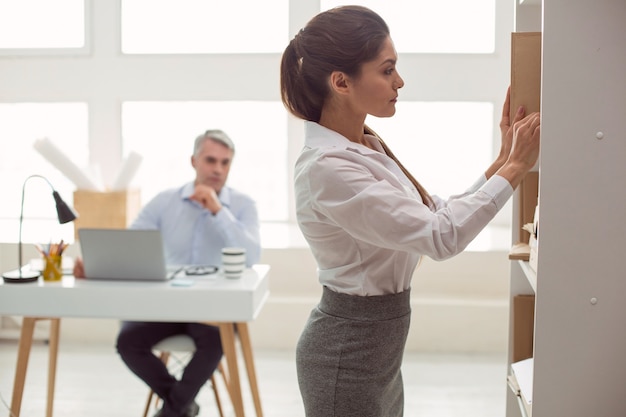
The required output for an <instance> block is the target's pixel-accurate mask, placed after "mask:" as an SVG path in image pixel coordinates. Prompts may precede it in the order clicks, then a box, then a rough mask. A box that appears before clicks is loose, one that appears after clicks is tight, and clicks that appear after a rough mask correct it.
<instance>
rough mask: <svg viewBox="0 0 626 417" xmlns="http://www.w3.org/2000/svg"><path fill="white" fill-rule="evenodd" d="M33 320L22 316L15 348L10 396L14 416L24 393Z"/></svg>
mask: <svg viewBox="0 0 626 417" xmlns="http://www.w3.org/2000/svg"><path fill="white" fill-rule="evenodd" d="M35 321H36V319H35V318H33V317H24V319H23V320H22V330H21V331H20V343H19V347H18V350H17V364H16V365H15V379H14V380H13V396H12V397H11V415H12V416H14V417H20V409H21V408H22V394H23V393H24V382H25V381H26V370H27V368H28V359H29V357H30V347H31V346H32V344H33V332H34V331H35Z"/></svg>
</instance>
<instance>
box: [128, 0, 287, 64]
mask: <svg viewBox="0 0 626 417" xmlns="http://www.w3.org/2000/svg"><path fill="white" fill-rule="evenodd" d="M288 11H289V7H288V0H267V1H258V0H236V1H235V0H232V1H219V2H218V1H206V0H158V1H155V0H122V52H124V53H127V54H201V53H266V52H279V51H282V50H283V49H284V47H285V45H286V42H287V35H288Z"/></svg>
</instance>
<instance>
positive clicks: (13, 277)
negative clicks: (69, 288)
mask: <svg viewBox="0 0 626 417" xmlns="http://www.w3.org/2000/svg"><path fill="white" fill-rule="evenodd" d="M35 177H37V178H41V179H43V180H45V181H46V182H47V183H48V185H49V186H50V188H52V196H53V197H54V201H55V202H56V207H57V214H58V216H59V223H61V224H64V223H69V222H71V221H74V220H75V219H76V217H78V215H77V214H76V212H74V210H73V209H72V208H71V207H70V206H68V205H67V204H66V203H65V201H63V199H62V198H61V196H60V195H59V193H58V192H57V191H56V190H55V189H54V187H53V186H52V184H51V183H50V181H48V180H47V179H46V178H45V177H42V176H41V175H31V176H30V177H28V178H26V180H24V185H23V186H22V206H21V210H20V240H19V244H18V259H19V263H18V268H17V271H11V272H7V273H4V274H2V279H4V282H10V283H25V282H33V281H36V280H37V279H38V278H39V276H40V275H41V273H40V272H39V271H27V272H23V271H22V222H23V220H24V194H25V191H26V183H27V182H28V180H29V179H31V178H35Z"/></svg>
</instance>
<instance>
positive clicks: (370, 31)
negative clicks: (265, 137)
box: [280, 6, 389, 122]
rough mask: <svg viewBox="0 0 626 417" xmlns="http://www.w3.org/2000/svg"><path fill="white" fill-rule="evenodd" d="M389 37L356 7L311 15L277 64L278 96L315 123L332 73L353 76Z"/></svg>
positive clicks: (385, 29) (374, 16)
mask: <svg viewBox="0 0 626 417" xmlns="http://www.w3.org/2000/svg"><path fill="white" fill-rule="evenodd" d="M387 37H389V28H388V27H387V24H386V23H385V21H384V20H383V19H382V18H381V17H380V16H379V15H377V14H376V13H374V12H373V11H372V10H370V9H368V8H365V7H361V6H343V7H336V8H334V9H330V10H327V11H325V12H322V13H320V14H318V15H317V16H315V17H314V18H313V19H311V20H310V21H309V23H307V25H306V27H305V28H304V29H302V30H300V32H299V33H298V34H297V35H296V36H295V37H294V38H293V40H292V41H291V42H290V43H289V45H288V46H287V48H286V49H285V52H284V53H283V57H282V62H281V66H280V84H281V96H282V100H283V103H284V105H285V107H287V110H289V111H290V112H291V113H292V114H293V115H294V116H296V117H298V118H301V119H304V120H308V121H311V122H319V120H320V116H321V112H322V106H323V105H324V100H325V99H326V97H327V96H328V94H329V88H328V77H329V76H330V74H331V73H332V72H333V71H341V72H344V73H346V74H347V75H349V76H354V77H356V76H358V75H359V72H360V70H361V66H362V65H363V63H366V62H369V61H372V60H374V59H375V58H376V57H377V56H378V54H379V53H380V51H381V49H382V47H383V42H384V41H385V39H387Z"/></svg>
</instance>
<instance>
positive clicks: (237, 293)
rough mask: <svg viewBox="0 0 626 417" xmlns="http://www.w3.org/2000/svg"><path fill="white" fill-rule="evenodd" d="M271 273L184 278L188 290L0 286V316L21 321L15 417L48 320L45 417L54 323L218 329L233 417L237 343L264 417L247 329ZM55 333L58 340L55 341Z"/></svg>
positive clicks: (121, 285)
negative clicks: (38, 334)
mask: <svg viewBox="0 0 626 417" xmlns="http://www.w3.org/2000/svg"><path fill="white" fill-rule="evenodd" d="M269 270H270V267H269V266H268V265H254V266H253V267H252V268H250V269H247V270H246V271H245V272H244V274H243V276H242V277H241V278H240V279H236V280H232V279H226V278H225V277H224V276H223V275H222V274H221V273H218V274H216V275H209V276H206V277H204V276H199V277H195V278H194V277H185V279H193V280H194V281H195V282H194V283H193V285H191V286H188V287H187V286H174V285H172V282H118V281H95V280H86V279H76V278H74V277H73V276H64V277H63V279H62V281H60V282H45V281H43V280H42V279H41V278H40V279H39V281H38V282H34V283H28V284H6V283H4V282H0V315H18V316H24V317H25V323H24V326H23V327H22V333H21V336H20V347H19V352H18V362H17V365H16V374H15V384H14V387H13V398H12V401H11V411H12V413H13V415H15V417H19V412H20V408H21V401H22V392H23V388H24V380H25V376H26V367H27V365H28V354H29V353H30V345H31V343H32V332H33V328H34V322H35V321H36V320H38V319H41V318H51V319H53V322H52V323H53V325H52V326H51V336H52V337H51V340H50V367H49V379H48V412H47V415H48V417H51V415H52V401H53V396H54V372H55V369H56V353H57V349H58V326H59V321H58V319H59V318H62V317H83V318H86V317H90V318H113V319H122V320H139V321H186V322H191V321H197V322H211V323H214V324H216V325H217V326H219V328H220V334H221V337H222V345H223V349H224V356H225V357H226V362H227V365H228V370H229V372H228V374H229V385H230V387H229V391H230V394H231V397H232V400H233V406H234V408H235V415H236V416H237V417H243V416H244V410H243V399H242V395H241V384H240V378H239V370H238V366H237V354H236V351H235V344H236V343H235V342H236V340H235V339H236V338H239V341H240V343H241V347H242V352H243V355H244V360H245V363H246V369H247V373H248V378H249V380H250V387H251V389H252V396H253V399H254V404H255V409H256V413H257V416H258V417H261V416H262V410H261V404H260V398H259V393H258V387H257V383H256V373H255V370H254V361H253V357H252V348H251V343H250V337H249V333H248V327H247V322H250V321H253V320H254V319H255V318H256V317H257V315H258V313H259V311H260V310H261V308H262V307H263V305H264V303H265V301H266V300H267V297H268V295H269V283H268V274H269ZM164 306H166V307H165V308H164ZM53 332H56V336H55V335H53Z"/></svg>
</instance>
